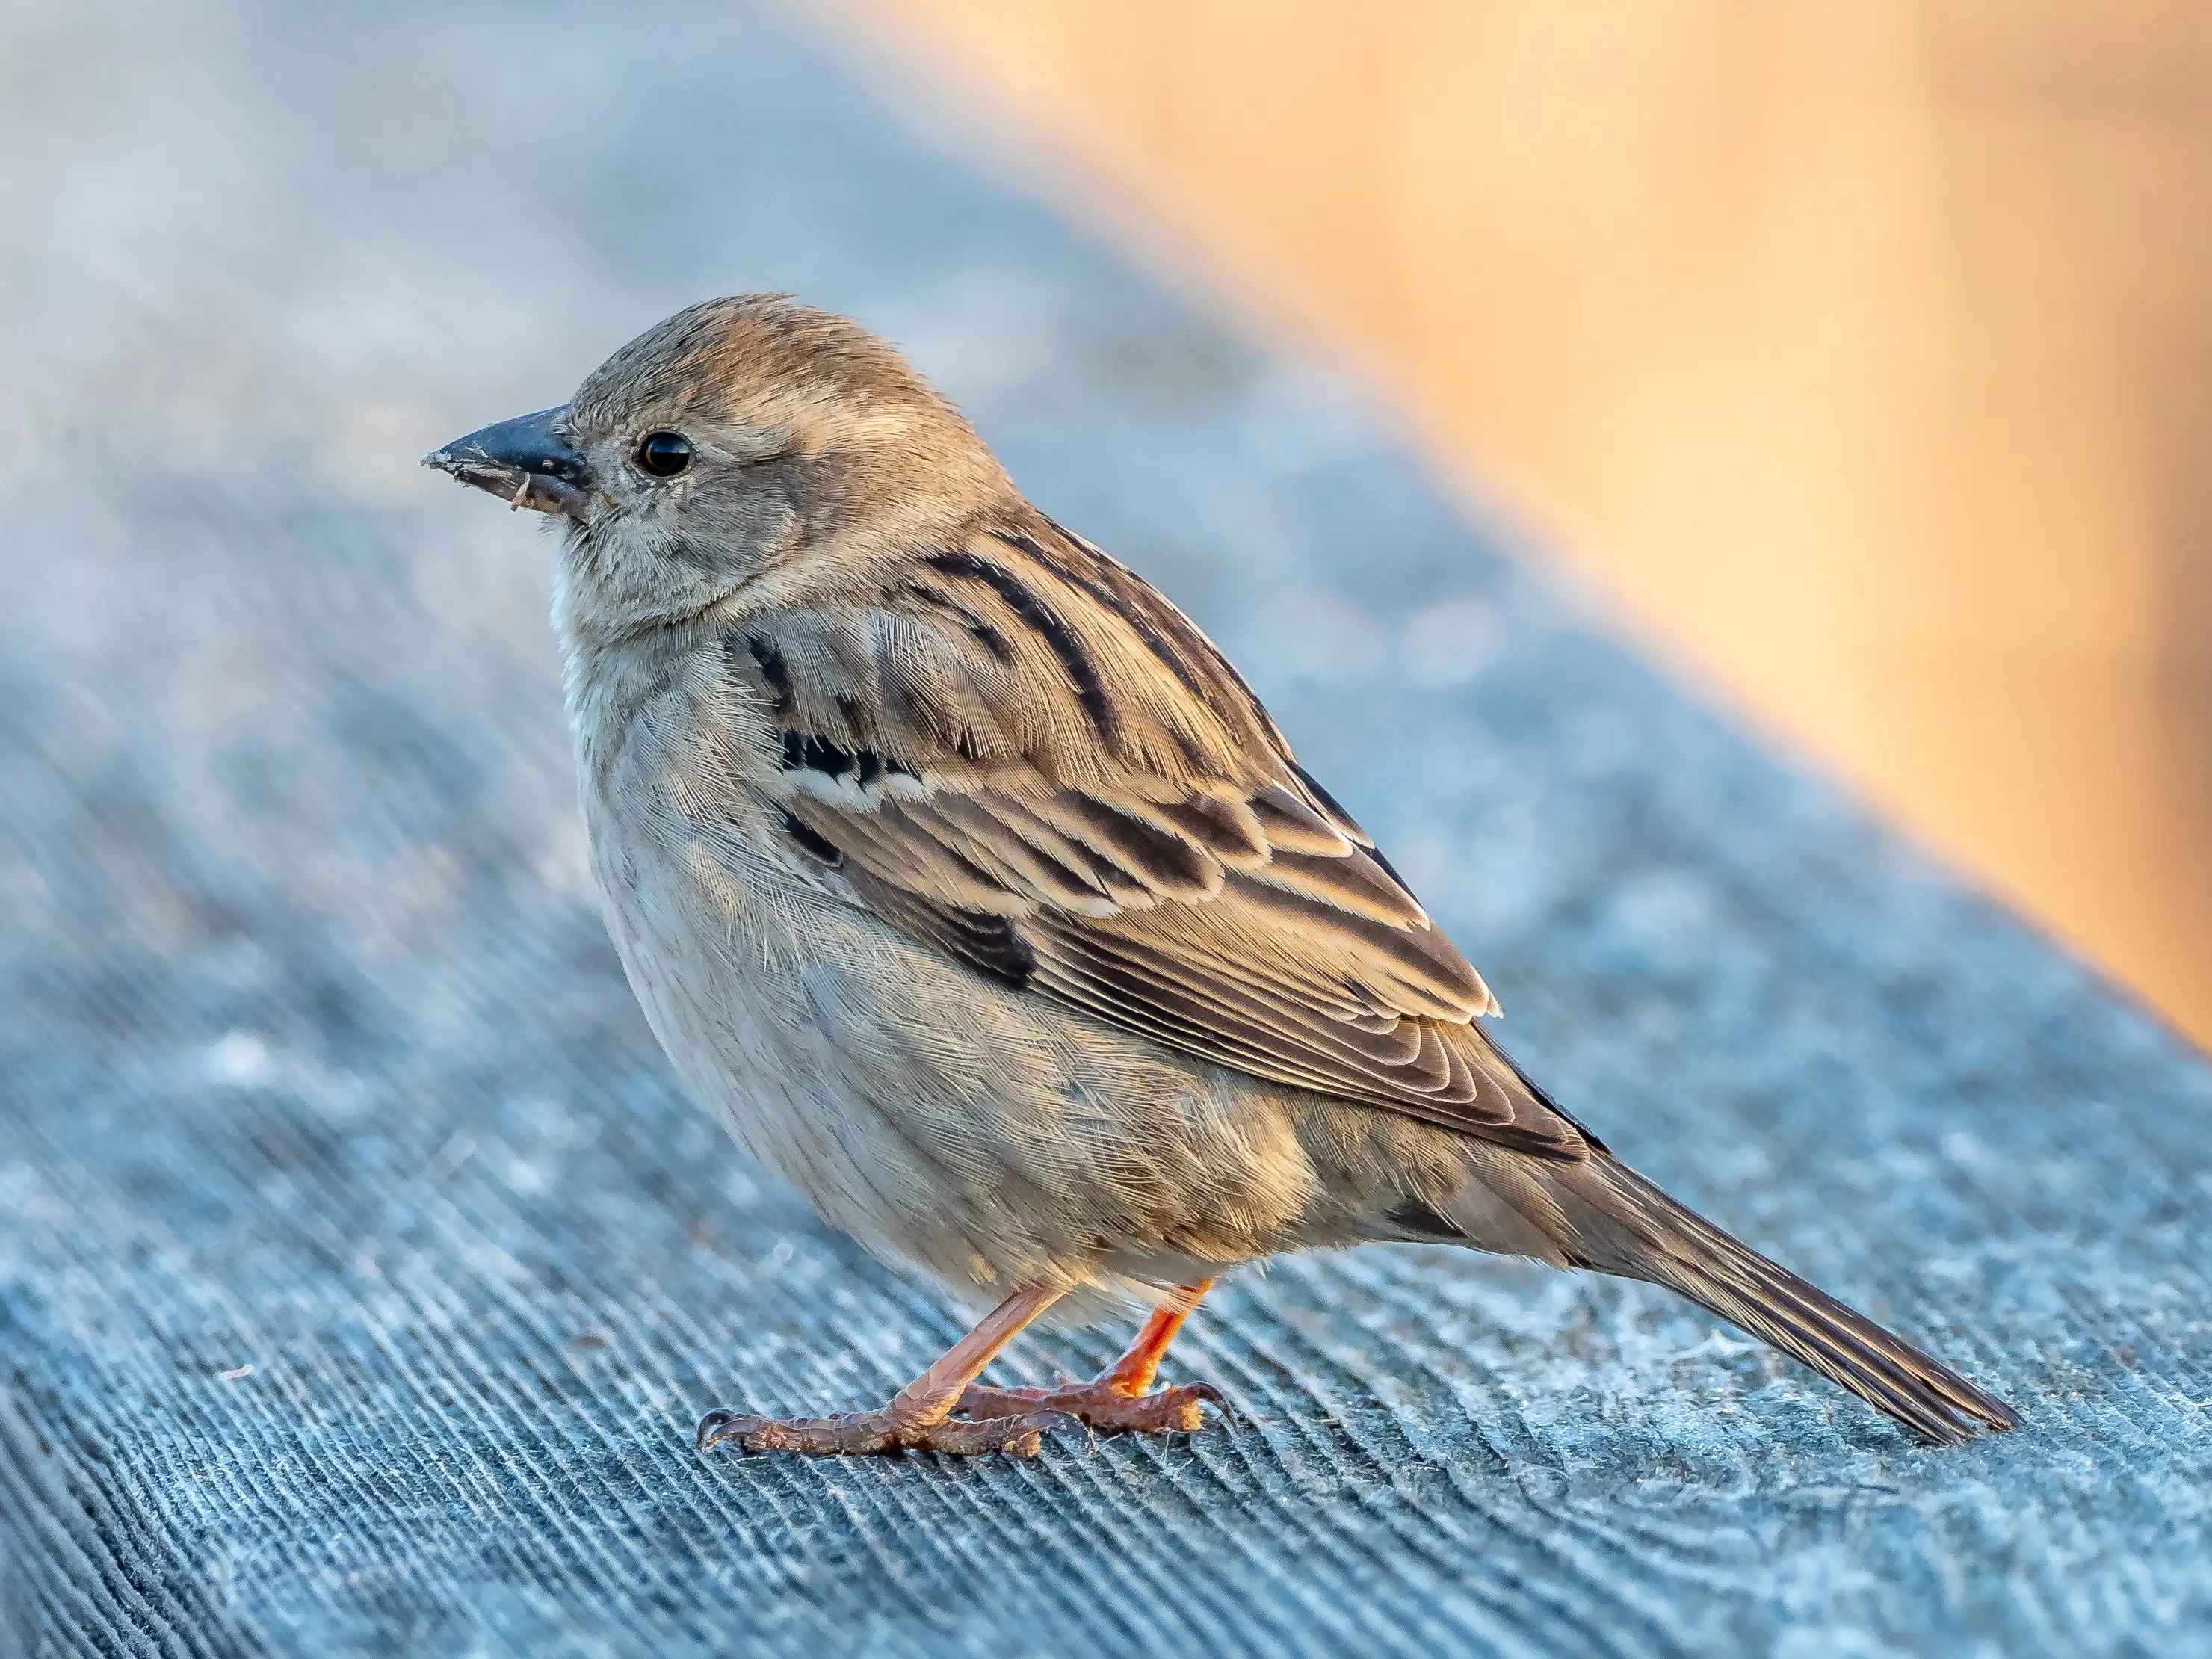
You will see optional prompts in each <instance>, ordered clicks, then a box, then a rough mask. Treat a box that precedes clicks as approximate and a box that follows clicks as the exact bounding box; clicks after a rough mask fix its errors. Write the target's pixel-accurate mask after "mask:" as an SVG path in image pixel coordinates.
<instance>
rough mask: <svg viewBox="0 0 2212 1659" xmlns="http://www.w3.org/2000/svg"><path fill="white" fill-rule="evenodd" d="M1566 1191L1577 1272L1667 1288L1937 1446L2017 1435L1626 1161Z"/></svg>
mask: <svg viewBox="0 0 2212 1659" xmlns="http://www.w3.org/2000/svg"><path fill="white" fill-rule="evenodd" d="M1557 1186H1558V1188H1561V1189H1564V1190H1563V1191H1562V1192H1561V1196H1562V1197H1564V1198H1565V1199H1566V1200H1567V1202H1566V1203H1565V1205H1564V1206H1563V1219H1564V1220H1565V1223H1566V1224H1567V1226H1568V1227H1569V1229H1570V1230H1571V1234H1572V1243H1571V1246H1570V1249H1569V1258H1570V1260H1571V1261H1573V1263H1574V1265H1576V1266H1577V1267H1593V1268H1595V1269H1596V1270H1598V1271H1599V1272H1601V1273H1613V1274H1616V1275H1618V1276H1620V1277H1621V1278H1626V1279H1642V1280H1644V1281H1645V1282H1647V1283H1650V1284H1654V1285H1665V1286H1667V1288H1668V1289H1669V1290H1672V1291H1677V1292H1679V1293H1680V1294H1681V1295H1683V1296H1686V1297H1689V1298H1690V1300H1691V1301H1692V1302H1695V1303H1696V1304H1698V1305H1699V1306H1700V1307H1702V1308H1704V1309H1705V1310H1707V1311H1708V1312H1711V1313H1713V1314H1716V1315H1717V1316H1719V1317H1721V1318H1723V1319H1724V1320H1726V1321H1728V1322H1729V1323H1730V1324H1731V1325H1734V1326H1735V1327H1736V1328H1739V1329H1741V1330H1742V1331H1745V1332H1747V1333H1748V1334H1750V1335H1753V1336H1755V1337H1757V1338H1759V1340H1761V1341H1763V1342H1766V1343H1768V1344H1770V1345H1771V1346H1774V1347H1776V1348H1778V1349H1780V1350H1781V1351H1782V1352H1784V1353H1786V1354H1788V1355H1789V1356H1790V1358H1793V1359H1796V1360H1799V1361H1801V1362H1802V1363H1803V1364H1807V1365H1809V1366H1811V1367H1812V1368H1813V1369H1814V1370H1816V1371H1818V1372H1820V1374H1821V1375H1822V1376H1826V1377H1827V1378H1828V1379H1829V1380H1830V1381H1832V1382H1834V1383H1839V1384H1841V1385H1842V1386H1843V1387H1844V1388H1846V1389H1850V1391H1851V1392H1852V1393H1853V1394H1855V1395H1858V1396H1859V1398H1860V1399H1862V1400H1863V1401H1866V1402H1867V1403H1868V1404H1869V1405H1870V1406H1872V1407H1875V1409H1876V1410H1878V1411H1881V1412H1886V1413H1888V1414H1889V1415H1890V1416H1891V1417H1893V1418H1895V1419H1897V1420H1898V1421H1899V1422H1900V1423H1903V1424H1905V1425H1906V1426H1908V1427H1910V1428H1912V1429H1915V1430H1917V1431H1919V1432H1920V1433H1921V1434H1923V1435H1925V1436H1926V1437H1928V1438H1929V1439H1930V1440H1934V1441H1938V1442H1941V1443H1945V1444H1955V1443H1958V1442H1960V1441H1962V1440H1965V1439H1966V1438H1967V1437H1968V1436H1969V1435H1971V1434H1972V1433H1973V1432H1974V1431H1976V1430H1977V1429H1978V1428H1984V1427H1986V1428H1991V1429H2011V1428H2016V1427H2017V1426H2019V1424H2020V1418H2019V1416H2018V1414H2017V1413H2015V1412H2014V1410H2013V1409H2012V1407H2009V1406H2008V1405H2006V1404H2005V1403H2004V1402H2003V1401H2001V1400H1998V1399H1996V1397H1995V1396H1994V1395H1989V1394H1987V1393H1984V1391H1983V1390H1982V1389H1978V1388H1976V1387H1975V1386H1974V1385H1973V1384H1972V1383H1969V1382H1967V1381H1966V1378H1964V1377H1963V1376H1960V1375H1959V1374H1958V1373H1957V1372H1956V1371H1954V1370H1952V1369H1951V1368H1950V1367H1949V1366H1948V1365H1946V1364H1942V1362H1941V1361H1940V1360H1936V1359H1934V1358H1930V1357H1929V1355H1927V1354H1924V1353H1923V1352H1920V1350H1919V1349H1917V1348H1916V1347H1914V1346H1912V1345H1911V1343H1910V1342H1907V1341H1905V1340H1904V1338H1902V1337H1900V1336H1898V1335H1896V1334H1894V1333H1893V1332H1890V1331H1887V1330H1884V1329H1883V1328H1881V1326H1879V1325H1877V1324H1875V1322H1873V1321H1872V1320H1870V1319H1869V1318H1868V1317H1866V1316H1865V1315H1863V1314H1861V1313H1858V1312H1857V1311H1855V1310H1852V1309H1850V1308H1847V1307H1845V1306H1844V1304H1842V1303H1840V1302H1838V1301H1837V1300H1836V1299H1835V1298H1834V1297H1832V1296H1830V1295H1828V1294H1827V1293H1826V1291H1821V1290H1819V1289H1817V1288H1815V1287H1814V1286H1813V1285H1808V1284H1807V1283H1806V1282H1805V1281H1804V1280H1803V1279H1800V1278H1798V1277H1797V1275H1796V1274H1795V1273H1791V1272H1790V1271H1789V1270H1788V1269H1787V1268H1785V1267H1778V1266H1777V1265H1776V1264H1775V1263H1774V1262H1771V1261H1768V1260H1767V1259H1766V1258H1765V1256H1763V1255H1759V1252H1758V1251H1756V1250H1754V1249H1752V1248H1751V1247H1750V1246H1749V1245H1747V1244H1745V1243H1742V1241H1741V1240H1740V1239H1737V1238H1735V1237H1731V1236H1730V1235H1729V1234H1728V1233H1725V1232H1723V1231H1721V1229H1719V1228H1718V1227H1716V1226H1714V1225H1713V1224H1712V1223H1711V1222H1710V1221H1707V1220H1706V1219H1705V1218H1704V1217H1703V1216H1700V1215H1699V1214H1697V1213H1696V1212H1693V1211H1691V1210H1689V1209H1687V1208H1686V1207H1684V1206H1682V1205H1680V1204H1678V1203H1676V1202H1675V1201H1674V1200H1673V1199H1671V1198H1669V1197H1668V1196H1667V1194H1664V1193H1662V1192H1661V1191H1660V1190H1659V1188H1656V1187H1655V1186H1653V1185H1652V1184H1651V1183H1650V1182H1648V1181H1646V1180H1644V1177H1643V1176H1639V1175H1638V1174H1637V1173H1636V1172H1635V1171H1634V1170H1631V1169H1629V1168H1628V1167H1627V1165H1626V1164H1621V1163H1620V1162H1619V1161H1617V1160H1616V1159H1614V1158H1610V1157H1608V1156H1607V1155H1606V1154H1604V1153H1602V1152H1601V1153H1599V1154H1597V1155H1596V1156H1595V1157H1594V1158H1591V1159H1590V1160H1589V1162H1588V1163H1586V1164H1582V1165H1580V1166H1578V1167H1577V1169H1576V1170H1575V1171H1574V1174H1573V1176H1567V1177H1565V1178H1563V1179H1560V1180H1559V1182H1557Z"/></svg>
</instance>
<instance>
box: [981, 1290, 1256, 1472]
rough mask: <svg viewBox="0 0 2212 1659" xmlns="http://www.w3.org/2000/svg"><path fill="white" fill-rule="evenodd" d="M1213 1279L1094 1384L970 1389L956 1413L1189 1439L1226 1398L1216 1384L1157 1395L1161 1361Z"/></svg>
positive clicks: (1188, 1293)
mask: <svg viewBox="0 0 2212 1659" xmlns="http://www.w3.org/2000/svg"><path fill="white" fill-rule="evenodd" d="M1212 1283H1213V1281H1212V1279H1201V1280H1200V1282H1199V1283H1197V1284H1195V1285H1184V1286H1183V1287H1182V1289H1181V1290H1180V1291H1178V1292H1177V1293H1176V1302H1175V1303H1174V1304H1172V1305H1170V1306H1169V1307H1164V1308H1155V1309H1153V1310H1152V1317H1151V1318H1149V1319H1147V1320H1146V1322H1145V1328H1144V1329H1142V1330H1140V1331H1139V1332H1138V1333H1137V1338H1136V1340H1135V1341H1133V1342H1132V1343H1130V1344H1129V1346H1128V1349H1127V1352H1124V1353H1123V1354H1122V1356H1121V1358H1119V1359H1117V1360H1115V1362H1114V1363H1113V1364H1110V1365H1109V1366H1108V1367H1107V1368H1106V1369H1105V1370H1103V1371H1101V1372H1099V1373H1098V1375H1097V1376H1095V1377H1093V1378H1091V1381H1090V1382H1088V1383H1061V1384H1060V1386H1059V1387H1057V1388H1051V1389H994V1388H992V1387H990V1386H989V1385H988V1384H986V1383H969V1385H968V1387H967V1389H966V1391H965V1392H964V1393H963V1394H962V1395H961V1396H960V1403H959V1405H958V1406H957V1407H954V1409H955V1410H957V1411H962V1412H965V1413H967V1414H968V1415H969V1417H971V1418H974V1419H976V1420H978V1421H979V1422H1006V1421H1012V1420H1017V1419H1020V1418H1022V1417H1024V1416H1026V1415H1028V1414H1030V1413H1036V1412H1065V1413H1066V1414H1067V1415H1068V1416H1070V1417H1073V1418H1077V1419H1080V1420H1081V1421H1083V1422H1085V1423H1087V1424H1089V1425H1091V1427H1092V1428H1094V1429H1096V1430H1097V1431H1099V1432H1100V1433H1101V1434H1120V1433H1122V1432H1125V1431H1137V1432H1141V1433H1152V1434H1163V1433H1166V1432H1167V1431H1170V1430H1178V1431H1182V1432H1184V1433H1188V1432H1189V1431H1192V1430H1194V1429H1197V1428H1200V1427H1203V1426H1204V1425H1205V1413H1204V1412H1203V1411H1202V1410H1201V1407H1204V1406H1205V1405H1206V1404H1208V1403H1211V1404H1213V1405H1216V1406H1218V1405H1219V1404H1221V1390H1220V1389H1217V1388H1215V1387H1214V1386H1213V1385H1212V1383H1184V1384H1182V1385H1181V1386H1180V1387H1177V1388H1169V1389H1160V1390H1159V1391H1158V1393H1154V1392H1152V1379H1153V1378H1155V1377H1156V1376H1158V1375H1159V1370H1160V1358H1161V1356H1162V1355H1164V1354H1165V1353H1166V1352H1167V1351H1168V1344H1169V1343H1170V1342H1172V1341H1173V1340H1175V1334H1176V1332H1177V1331H1179V1330H1181V1329H1182V1322H1183V1321H1184V1320H1186V1319H1188V1318H1189V1317H1190V1314H1191V1310H1193V1309H1194V1308H1195V1307H1197V1306H1198V1302H1199V1298H1200V1297H1202V1296H1204V1295H1205V1294H1206V1291H1207V1290H1208V1289H1209V1288H1210V1287H1211V1286H1212Z"/></svg>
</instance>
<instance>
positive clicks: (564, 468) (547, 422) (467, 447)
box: [422, 407, 592, 522]
mask: <svg viewBox="0 0 2212 1659" xmlns="http://www.w3.org/2000/svg"><path fill="white" fill-rule="evenodd" d="M567 413H568V410H567V409H566V407H562V408H560V409H541V410H538V413H536V414H535V415H522V416H516V418H514V419H513V420H511V421H501V422H500V423H499V424H498V425H497V426H488V427H486V428H484V429H483V431H481V432H471V433H470V434H469V435H468V436H467V437H465V438H456V439H454V440H453V442H451V443H449V444H447V446H446V447H444V448H443V449H434V450H432V451H431V452H430V453H428V455H425V456H424V457H423V458H422V465H425V466H435V467H436V468H437V469H438V471H441V472H447V473H451V474H452V475H453V477H456V478H458V479H459V480H460V481H461V482H462V483H465V484H474V485H475V486H476V487H477V489H483V490H488V491H489V492H490V493H491V494H492V495H497V496H499V497H500V498H501V500H502V501H507V502H508V503H510V504H511V505H513V506H515V507H529V508H531V509H532V511H533V512H538V513H556V514H562V515H565V516H567V517H568V518H571V519H574V520H578V521H579V522H581V521H582V520H585V519H587V518H589V517H590V516H591V500H592V473H591V469H590V468H589V467H587V466H586V465H584V458H583V457H582V456H580V455H579V454H578V453H576V452H575V451H574V450H573V449H571V448H570V447H568V440H567V439H565V438H563V437H562V435H561V434H560V432H559V431H558V429H557V428H558V423H559V422H560V418H561V416H563V415H565V414H567Z"/></svg>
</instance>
